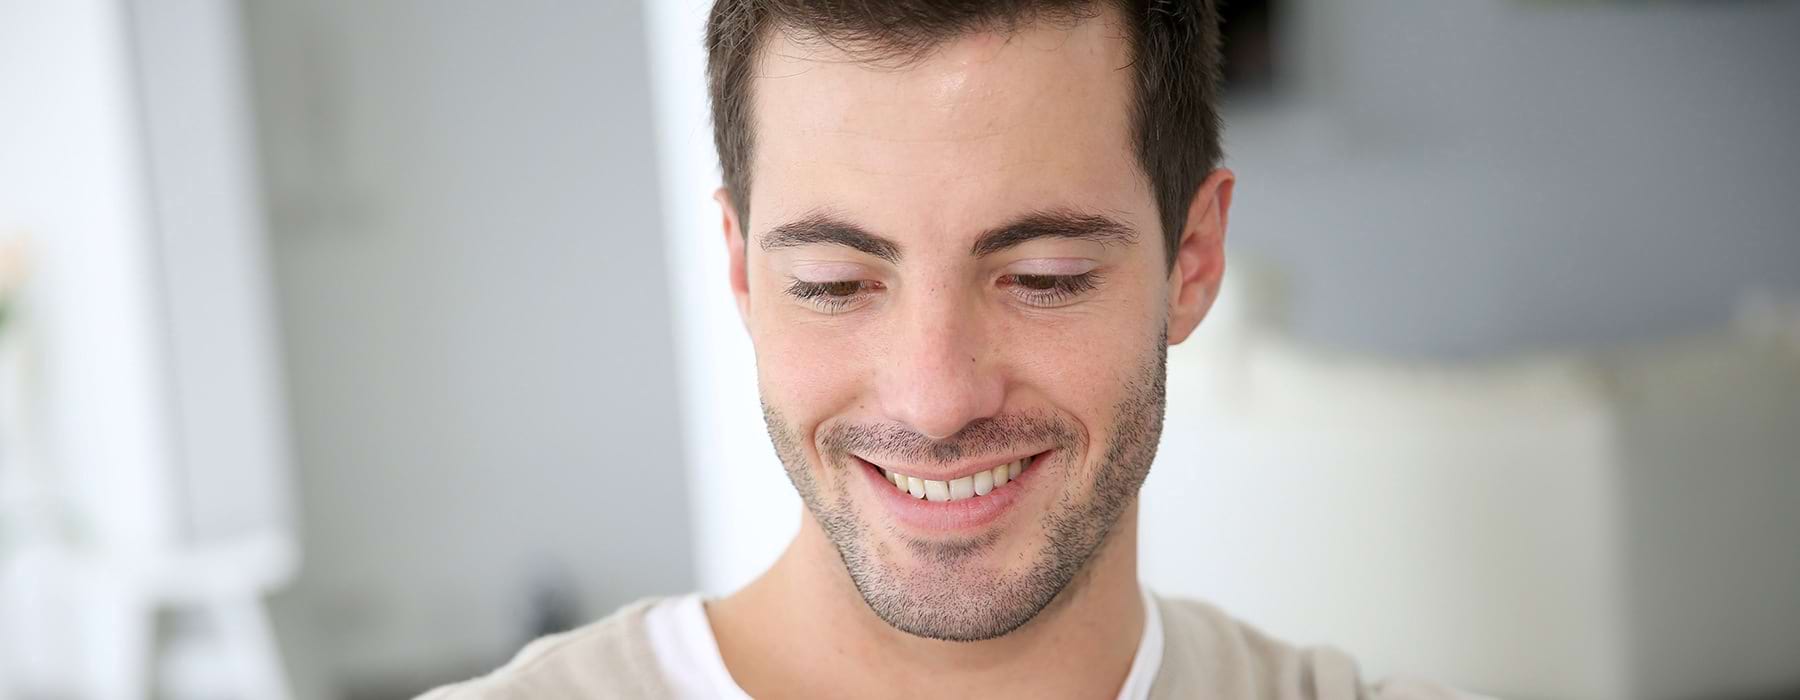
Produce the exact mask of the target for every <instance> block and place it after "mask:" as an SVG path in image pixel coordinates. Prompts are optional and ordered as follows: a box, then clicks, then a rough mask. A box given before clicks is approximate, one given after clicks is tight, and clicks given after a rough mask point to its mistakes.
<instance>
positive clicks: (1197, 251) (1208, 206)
mask: <svg viewBox="0 0 1800 700" xmlns="http://www.w3.org/2000/svg"><path fill="white" fill-rule="evenodd" d="M1236 184H1237V176H1236V175H1234V174H1232V172H1231V170H1229V169H1226V168H1219V169H1218V170H1214V171H1213V172H1212V174H1211V175H1209V176H1207V178H1206V181H1205V182H1202V183H1201V184H1200V189H1199V191H1197V192H1195V194H1194V199H1193V201H1192V202H1191V203H1190V204H1189V205H1188V216H1187V221H1186V223H1185V224H1184V225H1183V226H1182V231H1181V240H1180V242H1179V243H1178V244H1177V245H1176V248H1175V264H1174V266H1173V269H1171V270H1170V271H1169V277H1170V288H1169V344H1170V345H1174V344H1176V343H1179V342H1181V341H1183V340H1186V339H1187V337H1188V335H1189V334H1192V333H1193V332H1194V329H1195V328H1197V327H1199V325H1200V320H1201V319H1203V318H1205V317H1206V312H1207V310H1208V309H1210V308H1211V307H1212V302H1213V299H1215V298H1216V297H1218V294H1219V281H1220V280H1221V279H1222V278H1223V277H1224V274H1225V228H1226V224H1227V222H1228V220H1229V218H1230V211H1231V194H1232V190H1233V188H1234V187H1235V186H1236Z"/></svg>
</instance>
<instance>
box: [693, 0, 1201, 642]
mask: <svg viewBox="0 0 1800 700" xmlns="http://www.w3.org/2000/svg"><path fill="white" fill-rule="evenodd" d="M769 42H770V44H769V46H767V47H766V48H767V50H766V51H765V52H764V54H763V58H762V59H761V61H760V64H759V65H758V67H757V69H756V75H757V77H756V78H755V79H754V86H753V88H752V90H753V94H754V99H755V105H754V108H753V112H754V116H755V125H754V131H755V141H756V143H755V160H754V162H753V163H752V164H751V172H752V173H753V187H752V188H751V195H752V198H751V201H750V205H749V211H750V212H751V214H752V220H751V222H750V230H749V235H748V240H747V242H737V243H733V265H734V275H735V279H734V287H735V288H736V290H737V292H738V299H739V303H740V308H741V309H742V310H743V312H744V315H745V321H746V324H747V326H748V328H749V330H750V333H751V336H752V340H753V342H754V344H755V347H756V356H757V369H758V375H759V377H758V379H759V383H760V386H761V391H762V400H763V404H764V410H765V414H766V417H767V421H768V428H769V432H770V435H771V437H772V439H773V440H774V442H775V446H776V449H777V452H778V454H779V455H780V457H781V459H782V461H783V462H784V464H785V465H786V467H787V471H788V474H789V476H790V478H791V479H792V481H793V482H794V484H795V487H796V488H797V489H798V490H799V491H800V494H801V496H802V499H803V500H804V501H805V503H806V506H807V508H808V509H809V510H810V512H811V513H812V515H813V517H814V518H815V519H816V520H817V521H818V522H819V523H820V525H821V526H822V528H823V529H824V531H825V534H826V535H827V536H828V538H829V539H830V540H831V541H832V543H833V544H834V545H836V547H837V549H838V551H839V554H840V555H841V556H842V558H843V561H844V563H845V565H846V568H847V569H848V570H849V572H850V575H851V578H852V580H853V581H854V583H855V584H856V587H857V589H858V590H859V591H861V593H862V596H863V598H864V600H865V601H867V602H868V604H869V605H870V607H871V608H872V609H873V610H874V611H875V612H876V614H878V615H879V616H880V617H881V618H882V619H884V620H886V621H887V622H888V623H889V624H891V625H893V626H894V627H896V628H898V629H901V630H904V631H906V632H909V633H912V634H916V635H920V636H926V637H933V638H939V639H958V640H974V639H986V638H991V637H995V636H999V635H1002V634H1006V633H1007V632H1010V631H1012V630H1013V629H1016V628H1017V627H1019V626H1020V625H1022V624H1024V623H1025V622H1026V621H1028V620H1030V619H1031V618H1032V617H1033V616H1035V615H1036V614H1037V613H1038V612H1039V611H1040V610H1042V609H1043V608H1044V607H1045V606H1046V605H1048V604H1049V603H1050V602H1051V601H1052V600H1053V599H1054V598H1055V597H1056V596H1057V594H1059V593H1060V592H1062V591H1063V590H1064V588H1065V587H1067V586H1068V584H1069V583H1070V581H1071V580H1073V579H1074V578H1075V576H1076V574H1078V573H1079V572H1080V571H1081V570H1082V568H1083V567H1084V566H1085V565H1086V564H1087V563H1088V561H1089V560H1090V559H1091V558H1092V557H1093V555H1094V553H1095V552H1096V551H1097V550H1098V549H1099V547H1100V545H1101V544H1102V543H1103V542H1104V541H1105V539H1106V535H1107V533H1108V531H1109V529H1110V528H1111V527H1112V526H1113V524H1114V523H1115V522H1117V521H1118V519H1119V517H1120V515H1121V514H1122V513H1123V512H1125V510H1126V509H1127V508H1128V507H1129V506H1130V505H1131V504H1132V503H1134V502H1135V498H1136V494H1137V490H1138V487H1139V486H1140V485H1141V484H1142V482H1143V478H1144V476H1145V474H1146V473H1147V471H1148V469H1149V465H1150V462H1151V459H1152V457H1153V456H1154V454H1155V447H1156V442H1157V438H1158V435H1159V433H1160V431H1161V426H1162V408H1163V394H1162V392H1163V358H1164V354H1165V348H1166V345H1167V339H1168V333H1169V327H1170V326H1169V320H1170V308H1171V306H1170V290H1171V283H1172V281H1178V280H1179V279H1180V273H1179V271H1177V273H1176V275H1175V276H1174V277H1171V274H1170V270H1169V267H1168V263H1167V262H1166V260H1165V254H1164V252H1163V243H1162V232H1161V229H1160V225H1159V219H1158V217H1157V211H1156V207H1155V202H1154V200H1153V199H1152V196H1151V191H1150V188H1149V183H1148V180H1147V179H1146V177H1145V176H1144V174H1143V172H1142V171H1141V169H1140V168H1139V167H1138V165H1137V162H1136V160H1135V157H1134V152H1133V148H1132V142H1131V130H1130V121H1129V118H1130V107H1131V104H1132V92H1131V91H1132V86H1131V68H1130V65H1131V57H1130V55H1129V46H1128V44H1127V42H1126V39H1125V38H1124V34H1123V33H1122V31H1121V30H1119V29H1118V28H1117V27H1116V26H1115V25H1113V24H1112V23H1110V22H1107V21H1103V20H1091V21H1087V22H1084V23H1081V24H1079V25H1076V26H1073V27H1063V28H1057V27H1050V26H1039V27H1035V28H1026V29H1024V30H1021V31H1019V32H1016V33H1013V34H1010V35H1005V36H1002V35H995V34H975V35H970V36H966V37H962V38H959V39H954V40H951V41H949V42H948V43H946V44H944V45H942V46H941V47H939V49H938V50H937V51H935V52H934V53H932V54H930V55H929V56H928V57H926V58H925V59H923V60H922V61H919V62H915V63H908V64H905V65H902V66H895V65H893V64H891V63H889V64H875V65H871V64H869V63H867V62H865V61H863V60H859V58H858V57H855V56H851V55H846V54H845V53H843V52H841V51H839V50H836V49H833V48H830V47H828V46H823V45H818V44H812V43H807V44H802V43H795V42H794V41H792V40H790V39H788V38H785V37H783V36H779V35H777V36H775V37H772V38H771V39H769ZM731 216H732V215H731V213H730V212H727V217H728V227H727V228H728V231H727V236H728V239H729V238H730V237H732V236H735V235H737V234H736V232H735V230H734V229H736V225H735V224H733V223H731V221H732V220H731ZM1196 320H1197V319H1196ZM1191 327H1192V326H1191V324H1188V325H1187V326H1186V328H1182V329H1178V330H1177V333H1178V334H1181V335H1185V332H1186V329H1187V328H1191ZM895 475H904V476H901V477H896V476H895ZM1015 475H1016V476H1015ZM906 477H912V478H911V479H908V478H906ZM896 481H898V482H899V483H898V484H896V483H895V482H896ZM919 492H923V494H924V497H923V498H921V497H918V496H917V495H915V494H917V493H919Z"/></svg>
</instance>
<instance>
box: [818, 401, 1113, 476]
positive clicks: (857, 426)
mask: <svg viewBox="0 0 1800 700" xmlns="http://www.w3.org/2000/svg"><path fill="white" fill-rule="evenodd" d="M1079 440H1080V437H1079V433H1078V431H1076V429H1075V426H1073V425H1071V424H1069V422H1068V421H1065V420H1063V419H1061V418H1058V417H1056V416H1053V415H1048V414H1035V413H1020V414H1011V415H1004V416H992V417H987V418H977V419H975V420H973V421H970V422H969V424H968V425H965V426H963V428H962V429H961V430H958V431H957V432H956V434H955V435H951V436H950V437H947V438H944V439H942V440H935V439H932V438H929V437H926V436H925V435H922V434H920V433H919V432H917V431H914V430H912V429H910V428H907V427H905V426H903V425H898V424H892V423H885V424H879V423H878V424H863V423H834V424H831V425H829V426H826V427H825V428H823V430H822V433H821V434H820V437H819V447H820V449H821V450H823V451H824V452H825V453H826V454H828V455H830V456H833V457H842V456H844V455H846V454H852V453H854V454H857V455H860V456H864V457H875V456H879V457H885V458H888V459H892V460H897V461H906V462H925V463H937V464H954V463H957V462H961V461H963V460H966V459H971V458H974V457H984V456H989V455H998V454H1000V453H1004V452H1012V451H1016V450H1018V449H1020V448H1042V447H1044V446H1050V447H1053V448H1074V447H1076V446H1077V445H1078V443H1079Z"/></svg>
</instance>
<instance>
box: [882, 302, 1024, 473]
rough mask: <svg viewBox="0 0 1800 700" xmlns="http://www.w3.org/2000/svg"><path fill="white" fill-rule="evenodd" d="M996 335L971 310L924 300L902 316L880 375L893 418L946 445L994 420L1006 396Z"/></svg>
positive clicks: (884, 401)
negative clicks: (966, 430)
mask: <svg viewBox="0 0 1800 700" xmlns="http://www.w3.org/2000/svg"><path fill="white" fill-rule="evenodd" d="M992 340H993V338H991V334H990V333H989V332H988V329H987V328H985V327H984V324H983V323H982V322H981V320H980V318H979V314H977V313H975V312H974V311H973V310H971V309H966V308H959V307H958V304H957V303H955V302H954V301H951V300H945V299H939V300H932V301H922V302H921V303H918V304H913V305H911V309H910V310H909V312H907V313H903V314H901V315H900V318H899V320H898V321H897V322H896V324H895V326H894V327H893V328H892V330H891V335H890V342H889V343H888V348H889V352H888V354H887V357H886V361H885V362H884V365H885V367H884V368H882V369H881V370H879V372H880V375H881V380H880V383H879V389H878V390H879V391H880V393H881V400H880V405H881V408H882V410H883V411H885V412H886V414H887V417H888V418H890V419H892V420H894V421H897V422H900V423H902V424H904V425H906V426H908V427H910V428H911V429H912V430H914V431H915V432H918V433H919V434H921V435H924V436H926V437H929V438H932V439H934V440H941V439H944V438H948V437H950V436H952V435H955V434H956V433H957V432H958V431H961V430H962V428H963V426H966V425H968V424H969V423H970V422H972V421H974V420H977V419H980V418H988V417H992V416H994V415H995V414H996V413H998V412H999V411H1000V406H1001V404H1002V402H1003V400H1004V397H1005V380H1004V378H1003V377H1002V376H1000V372H999V370H998V365H999V363H998V362H997V361H996V359H997V358H996V357H995V353H996V351H997V348H995V347H994V346H993V345H992V344H991V341H992Z"/></svg>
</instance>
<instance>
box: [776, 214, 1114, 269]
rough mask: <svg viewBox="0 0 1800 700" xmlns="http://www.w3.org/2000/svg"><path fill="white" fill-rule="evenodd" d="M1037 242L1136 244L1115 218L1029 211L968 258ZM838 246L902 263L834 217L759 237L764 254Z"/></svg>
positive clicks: (892, 248)
mask: <svg viewBox="0 0 1800 700" xmlns="http://www.w3.org/2000/svg"><path fill="white" fill-rule="evenodd" d="M1039 238H1073V239H1080V240H1087V241H1095V242H1098V243H1101V244H1103V245H1104V244H1131V243H1135V242H1137V231H1136V230H1135V229H1133V228H1131V227H1130V226H1127V225H1125V224H1124V223H1121V222H1120V221H1118V220H1117V219H1114V218H1112V217H1108V216H1102V215H1099V214H1092V213H1087V212H1081V211H1075V210H1071V209H1046V210H1043V211H1036V212H1031V213H1029V214H1025V215H1023V216H1020V217H1018V218H1015V219H1013V220H1012V221H1008V222H1006V223H1005V224H1002V225H1000V226H996V227H994V228H991V229H988V230H987V231H986V232H983V233H982V234H981V237H980V238H977V239H975V245H974V246H972V247H971V248H970V249H969V254H971V255H974V256H976V257H983V256H987V255H993V254H994V253H998V252H1000V251H1003V250H1006V249H1008V248H1012V247H1015V246H1019V245H1023V244H1024V243H1026V242H1027V241H1033V240H1037V239H1039ZM815 244H828V245H840V246H844V247H847V248H851V249H854V250H858V251H861V252H863V253H867V254H869V255H873V256H875V257H877V258H881V259H882V260H885V261H887V262H889V263H898V262H900V245H899V244H898V243H895V242H893V241H891V240H889V239H887V238H883V237H881V236H879V235H876V234H874V233H871V232H870V231H869V230H867V229H865V228H863V227H861V226H858V225H856V224H854V223H851V222H849V221H846V220H844V219H843V218H842V217H840V216H838V215H837V214H834V213H832V212H826V211H821V212H814V213H811V214H808V215H806V216H804V217H801V218H799V219H795V220H793V221H789V222H787V223H783V224H781V225H779V226H776V227H775V228H772V229H769V232H768V233H765V234H763V236H762V243H761V247H762V249H763V250H764V251H772V250H780V249H783V248H798V247H801V246H808V245H815Z"/></svg>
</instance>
